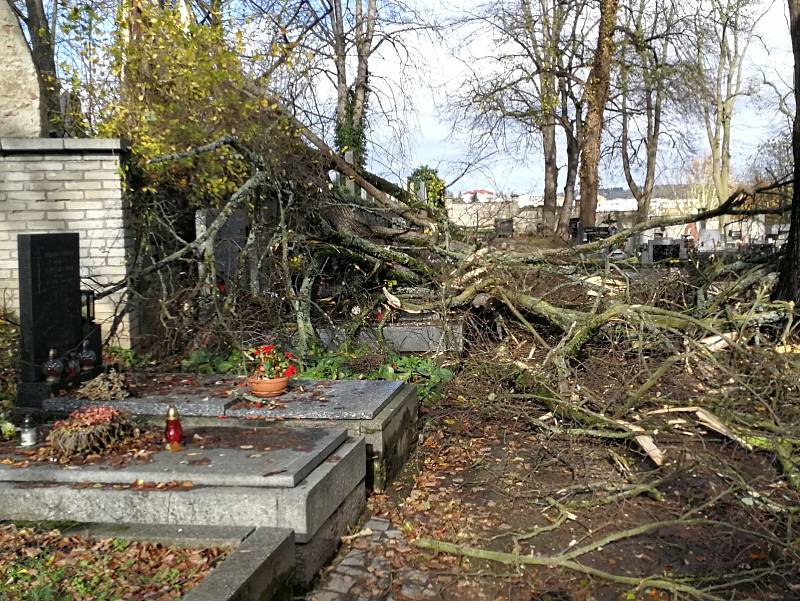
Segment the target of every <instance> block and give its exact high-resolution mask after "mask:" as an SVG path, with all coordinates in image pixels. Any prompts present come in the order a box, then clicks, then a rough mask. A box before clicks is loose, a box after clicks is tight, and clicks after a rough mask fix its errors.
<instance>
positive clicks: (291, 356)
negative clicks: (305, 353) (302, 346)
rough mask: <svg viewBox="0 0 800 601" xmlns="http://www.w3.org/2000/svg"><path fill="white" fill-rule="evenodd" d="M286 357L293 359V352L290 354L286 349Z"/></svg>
mask: <svg viewBox="0 0 800 601" xmlns="http://www.w3.org/2000/svg"><path fill="white" fill-rule="evenodd" d="M286 358H287V359H294V354H292V353H291V352H290V351H286Z"/></svg>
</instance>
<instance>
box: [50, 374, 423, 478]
mask: <svg viewBox="0 0 800 601" xmlns="http://www.w3.org/2000/svg"><path fill="white" fill-rule="evenodd" d="M215 379H216V380H218V382H217V384H220V385H223V388H224V389H225V390H231V389H234V388H235V387H236V386H237V384H238V383H240V382H241V379H237V378H235V377H218V378H217V377H215ZM179 382H180V380H178V384H179ZM176 386H177V385H176ZM223 388H215V387H210V388H209V390H211V391H212V392H211V393H209V394H197V393H187V392H183V391H176V392H175V393H173V394H170V395H165V394H159V395H152V396H144V397H139V398H131V399H126V400H125V401H112V402H110V403H107V404H109V405H111V406H113V407H116V408H118V409H123V410H127V411H130V412H131V413H133V414H134V415H141V416H153V418H152V419H151V420H150V421H152V422H153V423H158V424H163V419H164V417H163V416H164V415H165V413H166V410H167V408H168V406H169V405H170V404H174V405H175V406H176V407H177V408H178V413H179V414H180V415H181V417H182V421H183V424H184V426H185V427H196V426H235V427H249V428H253V427H259V428H260V427H268V426H269V425H270V424H271V423H272V422H274V420H298V421H301V422H302V423H303V424H304V425H309V426H315V427H324V426H329V427H340V428H346V429H347V431H348V433H349V434H350V435H351V436H355V437H358V436H363V437H365V438H366V442H367V455H368V458H369V460H368V463H369V465H368V468H367V470H368V472H367V486H369V487H370V488H374V489H375V490H383V488H384V487H385V486H386V485H387V484H388V483H389V482H391V480H392V478H393V477H394V476H395V475H396V474H397V473H398V472H399V471H400V468H401V467H402V466H403V464H404V463H405V460H406V459H407V457H408V455H409V453H410V451H411V447H412V445H413V441H414V438H415V436H416V424H417V412H418V404H419V400H418V398H417V395H416V390H415V388H414V386H413V385H410V384H406V383H404V382H399V381H380V380H336V381H313V380H306V381H302V380H297V381H292V382H291V389H290V391H289V392H287V393H286V394H285V395H282V396H280V397H278V398H276V399H271V400H272V401H274V402H270V400H260V399H256V398H255V397H245V396H243V395H242V394H241V393H239V395H238V396H230V397H224V396H221V395H222V394H223V392H224V391H223ZM256 402H259V403H260V404H261V405H262V406H261V407H257V406H256V405H255V403H256ZM92 403H93V402H92V401H87V400H80V399H68V398H55V399H47V400H45V401H44V409H45V410H46V411H51V412H54V413H67V412H69V411H74V410H75V409H78V408H79V407H82V406H85V405H88V404H92ZM219 417H225V418H226V419H223V420H221V419H219ZM284 423H286V422H284Z"/></svg>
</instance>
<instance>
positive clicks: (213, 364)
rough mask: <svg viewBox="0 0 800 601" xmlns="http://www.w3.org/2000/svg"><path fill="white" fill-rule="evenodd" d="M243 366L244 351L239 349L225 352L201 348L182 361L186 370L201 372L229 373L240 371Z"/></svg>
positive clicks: (182, 365)
mask: <svg viewBox="0 0 800 601" xmlns="http://www.w3.org/2000/svg"><path fill="white" fill-rule="evenodd" d="M241 366H242V353H241V351H239V350H238V349H234V350H231V351H228V352H224V353H214V352H212V351H210V350H208V349H200V350H197V351H194V352H193V353H192V354H190V355H189V357H188V358H187V359H184V360H183V361H181V367H182V368H183V369H185V370H186V371H193V372H198V373H201V374H229V373H233V372H236V371H238V370H239V368H240V367H241Z"/></svg>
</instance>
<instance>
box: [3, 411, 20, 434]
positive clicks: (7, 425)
mask: <svg viewBox="0 0 800 601" xmlns="http://www.w3.org/2000/svg"><path fill="white" fill-rule="evenodd" d="M16 433H17V429H16V427H14V424H12V423H11V422H10V421H8V420H7V419H6V416H5V413H3V411H2V410H0V438H14V435H15V434H16Z"/></svg>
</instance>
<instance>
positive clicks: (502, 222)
mask: <svg viewBox="0 0 800 601" xmlns="http://www.w3.org/2000/svg"><path fill="white" fill-rule="evenodd" d="M494 235H495V236H496V237H497V238H510V237H511V236H513V235H514V220H513V219H495V220H494Z"/></svg>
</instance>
